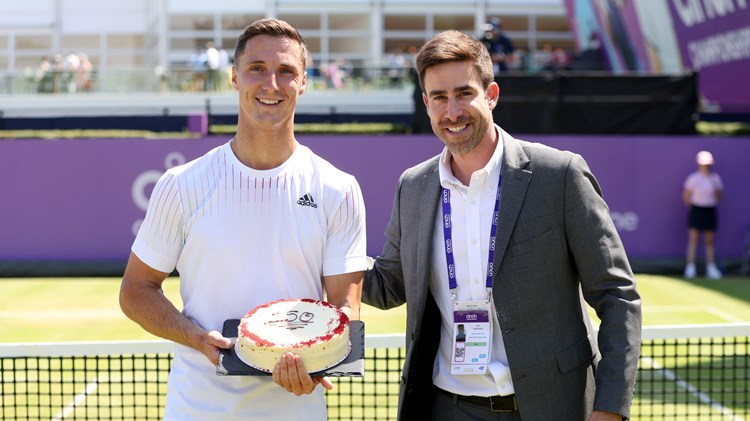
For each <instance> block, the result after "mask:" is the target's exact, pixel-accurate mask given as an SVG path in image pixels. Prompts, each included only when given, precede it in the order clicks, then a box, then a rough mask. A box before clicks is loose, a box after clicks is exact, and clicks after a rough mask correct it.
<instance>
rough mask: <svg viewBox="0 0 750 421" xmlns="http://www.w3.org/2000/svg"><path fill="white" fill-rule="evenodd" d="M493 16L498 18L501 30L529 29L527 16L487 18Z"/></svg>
mask: <svg viewBox="0 0 750 421" xmlns="http://www.w3.org/2000/svg"><path fill="white" fill-rule="evenodd" d="M494 17H497V18H500V22H501V24H502V28H503V31H519V32H520V31H524V32H525V31H528V30H529V17H528V16H494V15H493V16H488V17H487V20H490V19H492V18H494Z"/></svg>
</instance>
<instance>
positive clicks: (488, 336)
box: [451, 301, 492, 375]
mask: <svg viewBox="0 0 750 421" xmlns="http://www.w3.org/2000/svg"><path fill="white" fill-rule="evenodd" d="M491 309H492V308H491V302H490V301H456V302H455V304H454V306H453V356H452V358H451V374H453V375H466V374H485V373H486V372H487V365H488V364H489V362H490V350H491V349H492V323H491V322H490V320H491V319H490V314H491V313H490V311H491Z"/></svg>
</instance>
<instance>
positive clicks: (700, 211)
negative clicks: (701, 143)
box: [682, 151, 724, 279]
mask: <svg viewBox="0 0 750 421" xmlns="http://www.w3.org/2000/svg"><path fill="white" fill-rule="evenodd" d="M695 160H696V163H697V164H698V170H697V171H695V172H693V173H691V174H690V175H689V176H688V177H687V179H686V180H685V183H684V186H683V188H684V190H683V193H682V200H683V202H684V203H685V206H687V208H688V209H689V212H688V244H687V259H686V260H687V264H686V266H685V278H686V279H693V278H695V276H696V275H697V270H696V267H695V256H696V250H697V248H698V240H699V237H700V235H701V234H703V246H704V248H705V254H706V277H707V278H708V279H721V277H722V273H721V271H720V270H719V268H718V267H717V266H716V256H715V251H714V234H715V232H716V229H717V227H718V221H717V215H716V208H717V206H718V205H719V202H720V201H721V196H722V193H723V191H724V185H723V184H722V181H721V177H720V176H719V174H717V173H716V172H714V171H712V167H713V165H714V157H713V155H712V154H711V152H709V151H700V152H698V155H696V157H695Z"/></svg>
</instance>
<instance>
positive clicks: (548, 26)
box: [536, 16, 570, 32]
mask: <svg viewBox="0 0 750 421" xmlns="http://www.w3.org/2000/svg"><path fill="white" fill-rule="evenodd" d="M536 29H537V31H544V32H570V25H568V18H567V17H566V16H537V18H536Z"/></svg>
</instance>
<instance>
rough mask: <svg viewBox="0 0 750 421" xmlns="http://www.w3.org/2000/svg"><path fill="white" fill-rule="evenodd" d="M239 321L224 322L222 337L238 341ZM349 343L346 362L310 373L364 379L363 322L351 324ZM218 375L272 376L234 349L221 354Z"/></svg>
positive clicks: (224, 350) (217, 368) (355, 321)
mask: <svg viewBox="0 0 750 421" xmlns="http://www.w3.org/2000/svg"><path fill="white" fill-rule="evenodd" d="M239 324H240V320H239V319H229V320H226V321H224V327H223V329H222V332H221V333H222V335H224V337H226V338H230V339H232V340H233V341H236V340H237V326H239ZM349 342H350V343H351V345H352V350H351V351H350V352H349V355H348V356H347V357H346V358H345V359H344V361H342V362H340V363H339V364H337V365H335V366H333V367H331V368H329V369H327V370H323V371H319V372H316V373H310V374H311V375H313V376H328V377H362V376H364V374H365V324H364V322H362V321H361V320H351V321H350V322H349ZM216 374H217V375H219V376H270V375H271V373H266V372H265V371H261V370H258V369H256V368H254V367H250V366H249V365H247V364H245V363H244V362H243V361H242V360H240V357H238V356H237V353H236V352H235V351H234V347H231V348H229V349H222V350H220V352H219V364H218V365H217V366H216Z"/></svg>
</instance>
